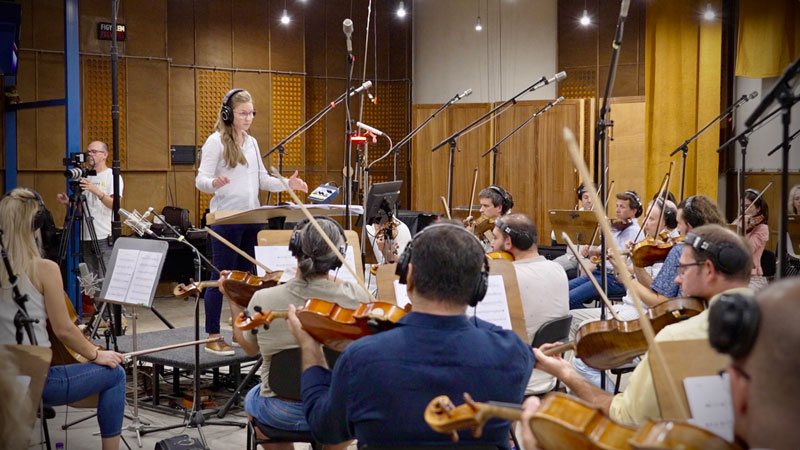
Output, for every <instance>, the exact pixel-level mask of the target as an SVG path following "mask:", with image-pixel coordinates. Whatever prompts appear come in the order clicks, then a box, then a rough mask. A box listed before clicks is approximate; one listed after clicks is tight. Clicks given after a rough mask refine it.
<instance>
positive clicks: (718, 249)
mask: <svg viewBox="0 0 800 450" xmlns="http://www.w3.org/2000/svg"><path fill="white" fill-rule="evenodd" d="M684 242H685V243H686V245H689V246H691V247H692V248H693V249H695V251H697V250H702V251H704V252H706V253H708V255H709V256H710V257H711V258H710V259H711V262H712V263H714V267H717V268H719V270H720V271H722V273H725V274H728V275H730V274H734V273H736V272H738V271H740V270H742V268H743V267H744V265H745V264H746V263H747V260H748V258H751V255H748V254H747V253H745V251H744V250H742V249H741V248H740V247H739V246H737V245H734V244H730V243H728V242H722V243H719V244H717V243H714V242H711V241H708V240H705V239H703V238H701V237H700V236H698V235H696V234H694V233H689V234H687V235H686V240H685V241H684Z"/></svg>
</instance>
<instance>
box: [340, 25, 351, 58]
mask: <svg viewBox="0 0 800 450" xmlns="http://www.w3.org/2000/svg"><path fill="white" fill-rule="evenodd" d="M342 31H344V35H345V36H347V52H348V53H353V41H352V40H351V39H350V37H351V36H352V35H353V21H352V20H350V19H344V22H342Z"/></svg>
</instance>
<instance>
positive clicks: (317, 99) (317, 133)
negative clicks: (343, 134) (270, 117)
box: [305, 77, 327, 187]
mask: <svg viewBox="0 0 800 450" xmlns="http://www.w3.org/2000/svg"><path fill="white" fill-rule="evenodd" d="M326 106H327V99H326V98H325V80H324V79H322V78H312V77H306V95H305V109H306V116H305V117H306V120H310V119H311V118H312V117H314V115H316V114H317V113H319V112H320V111H322V110H323V109H324V108H325V107H326ZM325 124H326V122H325V121H324V120H320V121H318V122H317V123H316V124H315V125H313V126H312V127H311V128H309V129H308V131H306V132H305V139H306V169H308V170H323V169H324V168H325V159H326V154H325ZM309 187H310V184H309Z"/></svg>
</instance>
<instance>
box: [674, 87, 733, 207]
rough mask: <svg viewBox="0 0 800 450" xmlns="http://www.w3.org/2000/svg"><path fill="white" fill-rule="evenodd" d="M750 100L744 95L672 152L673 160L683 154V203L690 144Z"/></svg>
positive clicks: (681, 194)
mask: <svg viewBox="0 0 800 450" xmlns="http://www.w3.org/2000/svg"><path fill="white" fill-rule="evenodd" d="M748 100H749V98H748V97H747V96H746V95H743V96H742V97H741V98H740V99H739V100H737V101H736V103H734V104H732V105H731V106H728V108H727V109H725V111H722V112H721V113H720V114H719V115H718V116H717V117H714V118H713V119H711V120H710V121H709V122H708V123H707V124H705V126H703V128H701V129H700V131H698V132H697V133H695V134H693V135H692V137H690V138H689V139H687V140H685V141H683V144H681V145H679V146H678V148H676V149H675V150H673V151H672V153H670V154H669V156H670V158H671V157H673V156H675V154H676V153H678V152H681V193H680V199H681V201H683V198H684V197H683V194H684V185H685V182H686V156H687V154H688V153H689V144H691V143H692V142H694V141H695V140H696V139H697V138H699V137H700V135H701V134H703V133H705V132H706V130H708V129H709V128H710V127H711V125H714V124H715V123H717V122H718V121H720V120H722V119H724V118H725V117H727V116H728V115H730V114H733V111H734V110H736V109H737V108H739V107H740V106H742V105H743V104H745V102H747V101H748ZM746 145H747V144H746V143H744V145H743V146H742V148H743V149H744V148H745V147H746ZM720 150H721V148H720V149H717V152H719V151H720ZM743 155H744V154H743ZM742 163H744V158H743V159H742Z"/></svg>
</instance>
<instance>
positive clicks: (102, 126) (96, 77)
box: [81, 56, 127, 168]
mask: <svg viewBox="0 0 800 450" xmlns="http://www.w3.org/2000/svg"><path fill="white" fill-rule="evenodd" d="M81 62H82V66H83V67H82V73H83V86H82V88H83V105H84V106H83V110H84V121H83V127H84V130H85V133H84V136H86V139H87V140H86V142H84V144H85V145H88V143H89V142H93V141H103V142H105V143H107V144H108V146H109V150H111V146H112V142H113V140H114V125H113V121H112V118H111V63H110V62H109V60H108V58H98V57H94V56H84V57H82V58H81ZM125 69H126V64H125V59H124V58H120V59H119V61H118V63H117V97H118V101H119V160H120V166H121V167H123V168H124V167H125V163H126V160H127V127H126V118H127V113H126V109H127V108H126V103H127V102H126V94H127V91H126V86H125V79H126V70H125ZM110 159H111V155H109V166H110V165H111V164H110Z"/></svg>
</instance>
